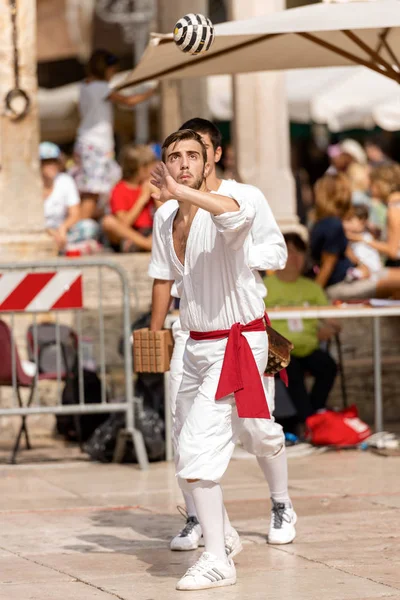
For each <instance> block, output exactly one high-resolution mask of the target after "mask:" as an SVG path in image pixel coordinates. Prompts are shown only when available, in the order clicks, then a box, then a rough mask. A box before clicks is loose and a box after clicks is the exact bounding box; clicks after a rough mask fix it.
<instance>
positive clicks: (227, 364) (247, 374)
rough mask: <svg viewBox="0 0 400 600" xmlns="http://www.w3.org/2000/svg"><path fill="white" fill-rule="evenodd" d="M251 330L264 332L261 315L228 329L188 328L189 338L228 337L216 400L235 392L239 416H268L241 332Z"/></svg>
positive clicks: (212, 338) (252, 358)
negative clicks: (204, 329) (199, 329)
mask: <svg viewBox="0 0 400 600" xmlns="http://www.w3.org/2000/svg"><path fill="white" fill-rule="evenodd" d="M251 331H265V323H264V318H261V319H256V320H255V321H251V323H248V324H247V325H241V324H240V323H235V324H234V325H232V327H231V328H230V329H222V330H219V331H206V332H199V331H191V332H190V337H191V338H192V339H193V340H196V341H202V340H217V339H221V338H225V337H227V338H228V342H227V344H226V349H225V356H224V362H223V364H222V370H221V375H220V378H219V382H218V388H217V393H216V394H215V399H216V400H221V399H222V398H224V397H225V396H228V395H229V394H235V400H236V408H237V411H238V415H239V417H241V418H243V419H244V418H252V419H270V418H271V415H270V412H269V409H268V404H267V400H266V397H265V391H264V386H263V384H262V381H261V377H260V373H259V371H258V367H257V364H256V361H255V360H254V356H253V352H252V351H251V348H250V346H249V343H248V341H247V339H246V337H245V336H244V335H242V334H243V333H247V332H251Z"/></svg>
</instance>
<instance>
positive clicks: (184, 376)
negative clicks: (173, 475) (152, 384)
mask: <svg viewBox="0 0 400 600" xmlns="http://www.w3.org/2000/svg"><path fill="white" fill-rule="evenodd" d="M173 329H174V337H175V347H174V353H173V357H172V361H171V376H170V380H171V405H172V406H171V408H172V415H173V440H174V448H175V460H176V464H177V475H178V478H181V479H203V480H209V481H219V480H220V479H221V477H222V476H223V474H224V472H225V470H226V468H227V466H228V464H229V460H230V458H231V456H232V453H233V450H234V447H235V444H236V443H237V442H238V441H239V440H240V441H241V442H242V444H243V446H244V447H245V448H246V450H248V451H249V452H251V453H252V454H255V455H257V456H271V455H273V454H275V453H276V452H278V451H279V449H280V448H281V447H282V445H283V444H284V435H283V431H282V428H281V427H280V426H279V425H278V424H277V423H275V422H274V421H273V420H271V421H269V420H267V419H240V418H239V417H238V415H237V411H236V405H235V401H234V397H233V395H231V396H227V397H226V399H223V400H218V401H216V400H215V393H216V389H217V385H218V381H219V377H220V373H221V368H222V362H223V358H224V354H225V348H226V343H227V340H226V339H222V340H210V341H208V340H204V341H200V342H196V341H194V340H192V339H190V338H189V339H188V333H186V332H182V330H180V328H179V323H178V324H177V325H176V324H175V326H174V328H173ZM245 336H246V338H247V340H248V342H249V344H250V347H251V348H252V351H253V354H254V357H255V360H256V363H257V365H258V368H259V373H260V377H261V378H262V379H263V380H265V387H266V393H267V394H268V399H269V400H270V402H269V405H270V410H271V411H272V410H273V403H271V400H273V391H274V388H273V378H265V377H264V370H265V365H266V361H267V356H268V339H267V336H266V335H265V333H264V332H251V333H246V334H245ZM178 390H179V391H178ZM175 399H176V402H175Z"/></svg>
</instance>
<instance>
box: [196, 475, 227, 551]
mask: <svg viewBox="0 0 400 600" xmlns="http://www.w3.org/2000/svg"><path fill="white" fill-rule="evenodd" d="M187 489H188V490H189V489H191V492H192V496H193V500H194V503H195V506H196V512H197V518H198V519H199V523H200V525H201V529H202V532H203V537H204V545H205V550H206V552H210V553H211V554H214V555H215V556H217V557H218V558H219V559H220V560H223V561H224V562H228V559H227V556H226V552H225V535H224V503H223V498H222V490H221V486H220V485H219V484H218V483H214V482H213V481H198V482H196V483H189V484H188V487H187Z"/></svg>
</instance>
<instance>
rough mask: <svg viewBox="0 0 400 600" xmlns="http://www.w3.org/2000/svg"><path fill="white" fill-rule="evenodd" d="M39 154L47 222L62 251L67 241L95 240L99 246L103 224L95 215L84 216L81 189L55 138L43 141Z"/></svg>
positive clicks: (95, 244) (47, 227)
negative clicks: (66, 168) (66, 169)
mask: <svg viewBox="0 0 400 600" xmlns="http://www.w3.org/2000/svg"><path fill="white" fill-rule="evenodd" d="M39 156H40V163H41V174H42V181H43V199H44V218H45V226H46V229H47V232H48V233H49V234H50V235H51V236H52V238H53V239H54V241H55V243H56V245H57V249H58V251H59V252H64V251H65V250H66V249H67V245H69V244H74V243H77V242H84V241H87V240H92V241H93V242H94V246H96V249H97V248H98V244H97V242H95V240H96V238H97V237H98V234H99V229H100V227H99V224H98V223H97V222H96V221H94V220H92V219H83V220H82V219H81V211H80V199H79V193H78V190H77V188H76V185H75V182H74V180H73V179H72V177H71V176H70V175H68V174H67V173H63V172H62V164H61V150H60V148H59V147H58V146H56V145H55V144H52V143H51V142H42V143H41V144H40V147H39ZM92 250H93V249H92Z"/></svg>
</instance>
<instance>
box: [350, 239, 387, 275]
mask: <svg viewBox="0 0 400 600" xmlns="http://www.w3.org/2000/svg"><path fill="white" fill-rule="evenodd" d="M362 237H363V241H361V242H352V244H351V247H352V249H353V252H354V254H355V255H356V256H357V258H358V260H359V261H360V262H362V263H363V265H365V266H366V267H368V269H369V270H370V272H371V275H376V274H377V273H379V272H380V271H382V261H381V256H380V254H379V252H378V250H376V249H375V248H371V246H369V245H368V244H367V243H366V242H368V241H371V240H373V239H374V238H373V237H372V235H371V234H370V233H368V232H365V233H363V235H362Z"/></svg>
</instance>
